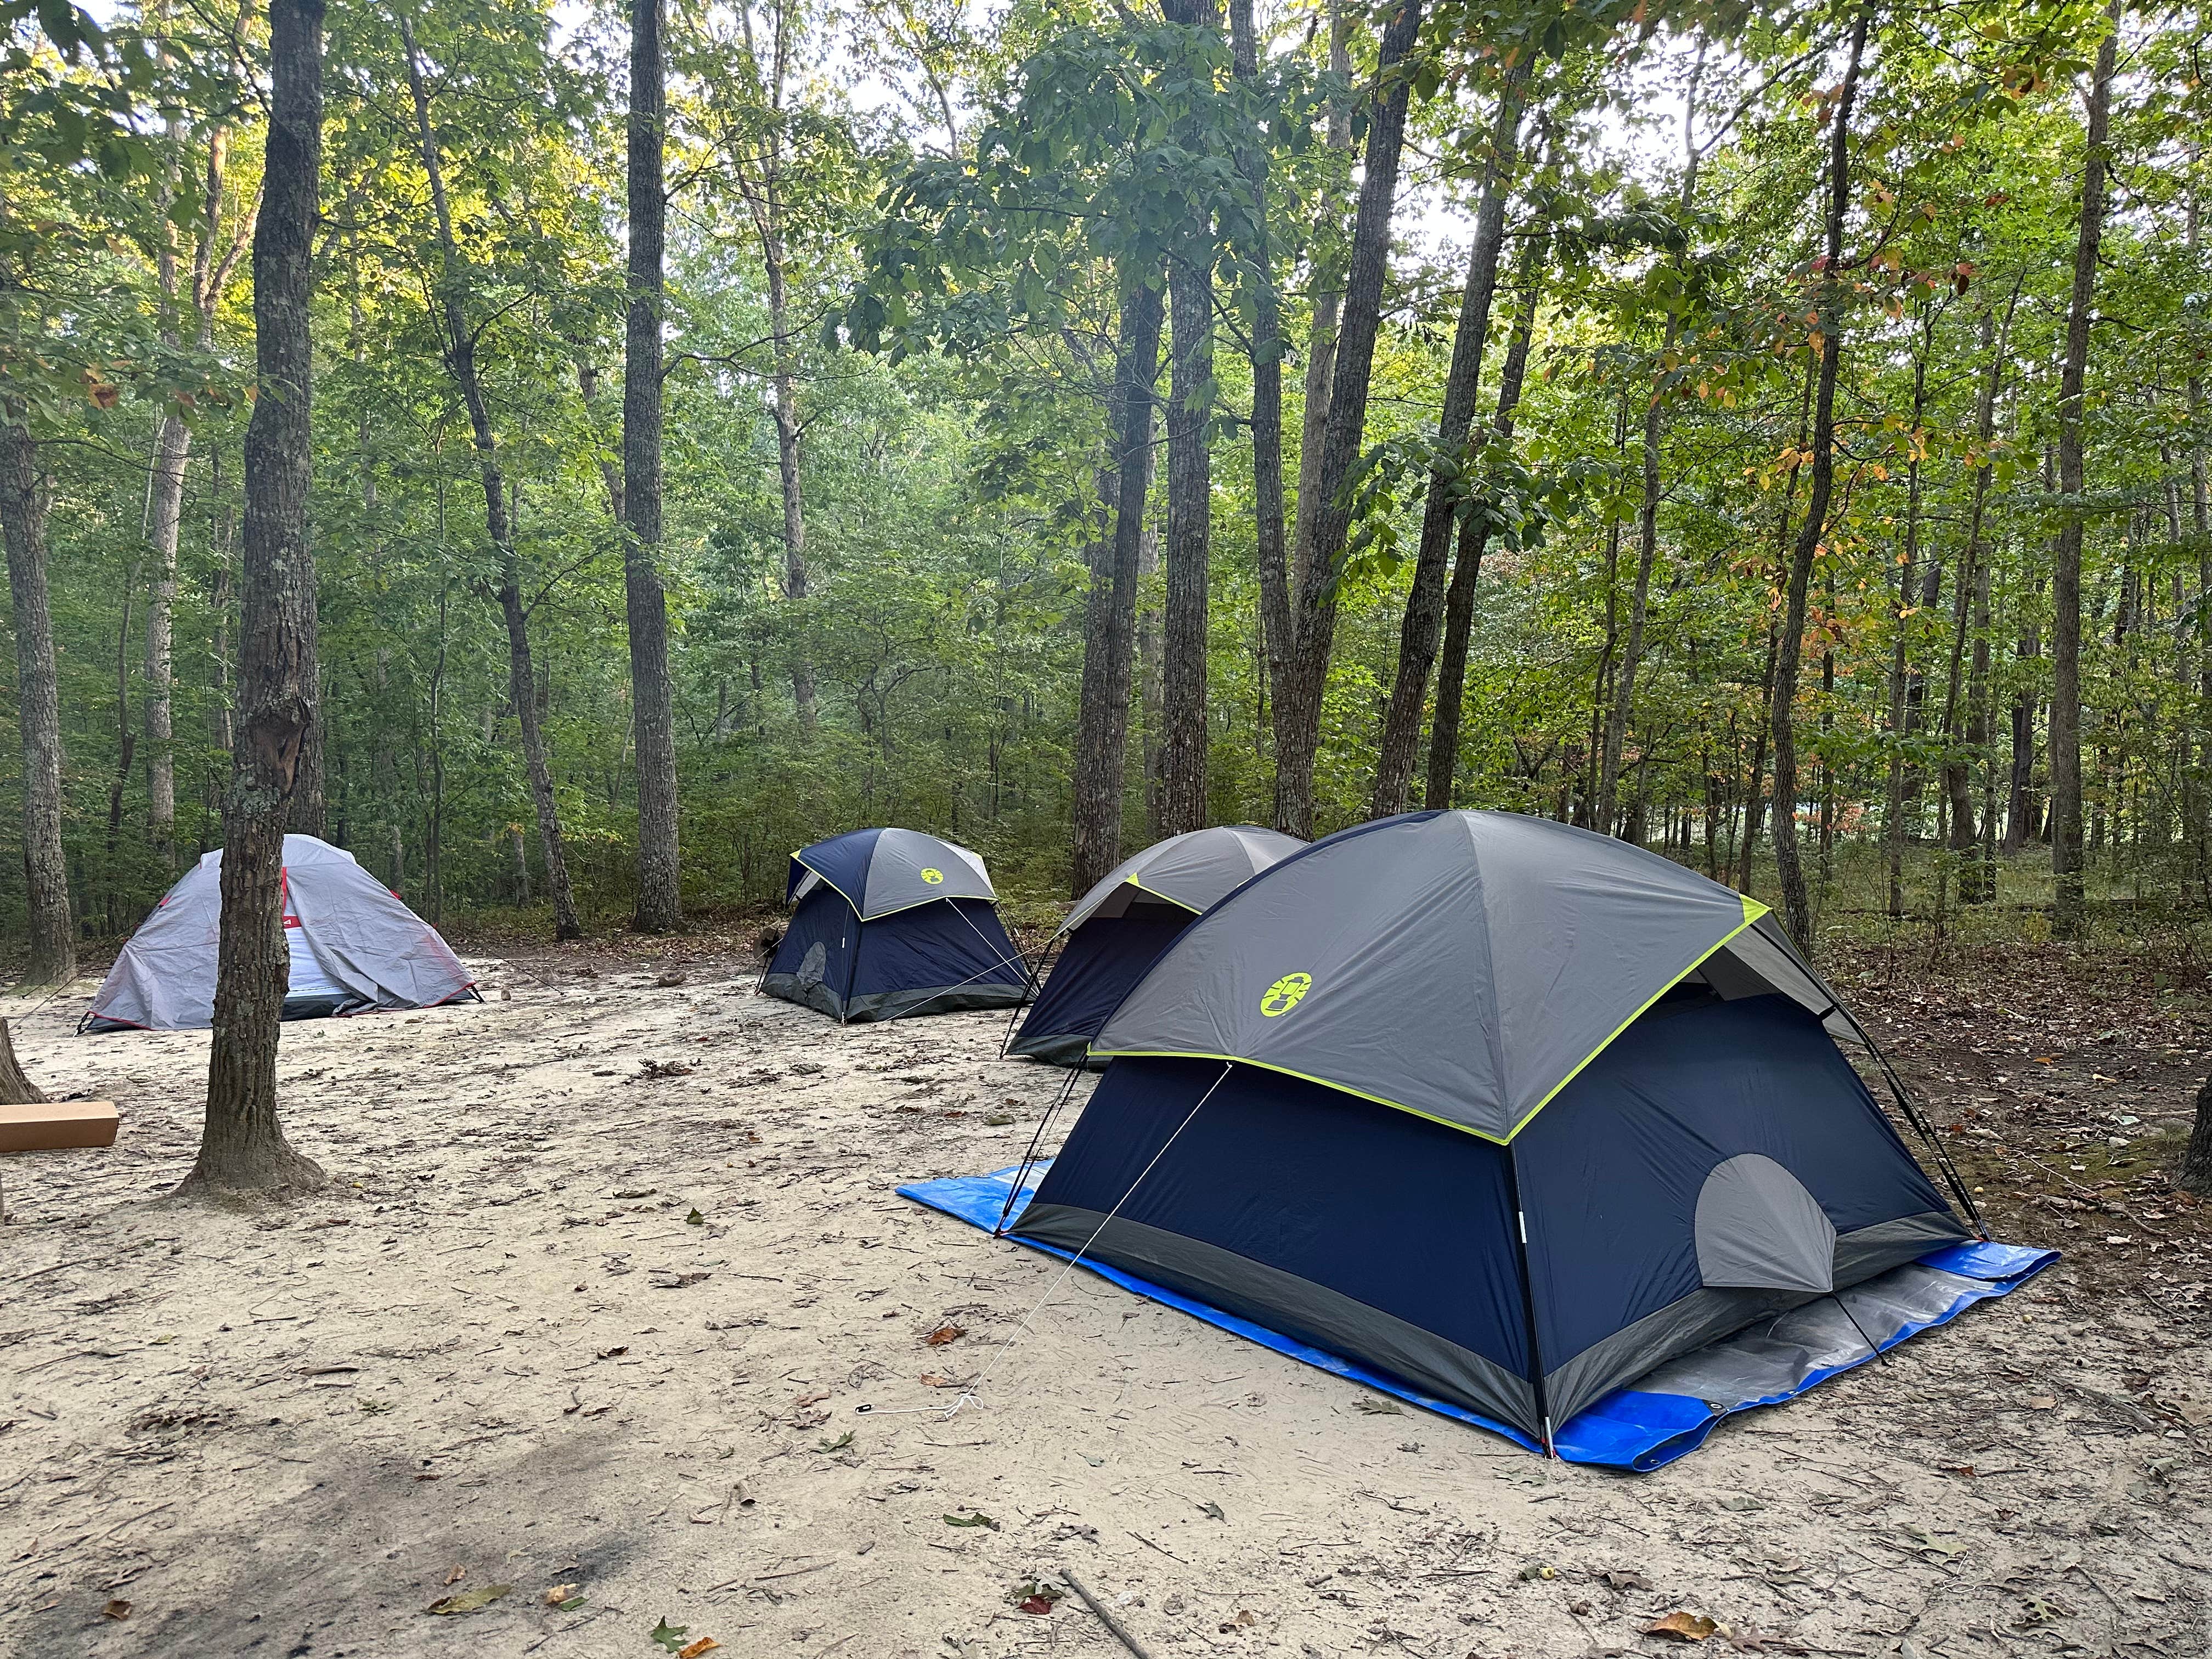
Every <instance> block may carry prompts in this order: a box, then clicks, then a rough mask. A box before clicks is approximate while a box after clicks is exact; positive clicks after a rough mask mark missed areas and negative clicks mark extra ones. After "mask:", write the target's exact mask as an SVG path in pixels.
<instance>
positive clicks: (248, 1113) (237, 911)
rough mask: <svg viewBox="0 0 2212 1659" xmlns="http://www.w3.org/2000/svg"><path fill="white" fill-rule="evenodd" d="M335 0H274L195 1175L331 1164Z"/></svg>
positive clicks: (306, 1179)
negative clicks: (327, 821)
mask: <svg viewBox="0 0 2212 1659" xmlns="http://www.w3.org/2000/svg"><path fill="white" fill-rule="evenodd" d="M322 28H323V7H322V3H321V0H274V3H272V4H271V5H270V9H269V80H270V113H269V131H268V140H267V146H266V151H267V159H266V161H264V168H263V184H262V196H263V201H262V209H261V214H260V217H259V219H258V222H257V223H256V224H255V227H254V231H253V323H254V352H255V358H256V379H257V381H258V386H259V395H258V397H257V398H256V399H255V401H254V405H253V416H252V421H251V422H250V423H249V424H248V426H247V427H246V535H245V558H244V562H243V566H242V570H241V580H240V641H239V644H240V651H239V675H238V694H239V695H238V738H237V750H236V756H235V760H234V769H233V771H232V774H231V783H230V792H229V794H228V797H227V798H226V799H225V801H224V804H223V854H222V922H221V924H220V933H219V937H218V940H217V945H216V987H215V1038H214V1042H213V1045H212V1047H211V1048H210V1051H209V1055H208V1100H207V1117H206V1121H205V1124H204V1128H203V1130H202V1133H201V1137H200V1151H199V1158H198V1161H197V1163H195V1164H193V1166H192V1170H191V1174H190V1175H189V1176H186V1177H185V1183H184V1187H183V1188H181V1189H180V1190H184V1191H194V1190H200V1191H207V1190H216V1191H254V1190H281V1189H284V1188H300V1187H312V1186H314V1185H317V1184H319V1182H320V1181H321V1179H322V1171H321V1170H319V1169H318V1168H317V1167H316V1165H315V1164H314V1163H313V1161H312V1160H311V1159H309V1158H305V1157H303V1156H301V1154H300V1153H298V1152H295V1151H293V1150H292V1147H291V1146H290V1145H289V1143H288V1142H287V1141H286V1140H285V1139H284V1131H283V1126H282V1125H281V1124H280V1123H279V1122H278V1121H277V1117H276V1037H277V1031H278V1022H279V1021H280V1020H281V1019H282V1018H283V1007H284V992H285V987H286V985H287V983H288V982H289V976H290V973H291V952H290V951H289V949H288V948H287V946H286V944H285V938H284V829H285V822H286V817H287V813H288V810H289V808H290V806H291V805H292V799H293V792H294V790H295V787H297V786H298V784H299V782H300V781H301V760H302V756H303V751H304V750H305V748H306V745H307V740H308V737H309V734H310V733H311V732H312V731H313V727H314V724H315V718H316V708H315V690H316V688H315V685H314V682H313V673H314V659H313V654H312V653H311V650H310V641H311V638H312V635H311V634H310V632H309V630H308V629H306V628H305V627H303V625H302V619H303V618H306V617H313V615H314V611H315V592H314V587H315V567H314V562H313V557H312V556H311V555H310V553H309V550H308V544H307V495H308V489H309V486H310V484H311V483H312V481H313V453H312V451H311V448H310V441H311V438H312V416H313V385H314V382H313V369H314V362H313V339H312V337H311V335H310V332H309V328H308V323H309V306H310V303H311V302H312V301H313V295H314V241H313V237H314V228H315V213H316V201H317V196H318V189H319V181H320V174H321V165H322V130H323V42H322Z"/></svg>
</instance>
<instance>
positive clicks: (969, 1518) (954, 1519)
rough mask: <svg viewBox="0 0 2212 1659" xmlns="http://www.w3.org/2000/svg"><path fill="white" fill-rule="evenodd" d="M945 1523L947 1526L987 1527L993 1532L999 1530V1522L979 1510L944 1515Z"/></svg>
mask: <svg viewBox="0 0 2212 1659" xmlns="http://www.w3.org/2000/svg"><path fill="white" fill-rule="evenodd" d="M945 1525H946V1526H948V1527H988V1528H990V1529H991V1530H992V1531H993V1532H996V1531H998V1530H999V1523H998V1522H995V1521H994V1520H993V1519H991V1517H990V1516H987V1515H986V1514H984V1513H983V1511H982V1510H972V1511H970V1512H969V1513H968V1514H966V1515H948V1516H945Z"/></svg>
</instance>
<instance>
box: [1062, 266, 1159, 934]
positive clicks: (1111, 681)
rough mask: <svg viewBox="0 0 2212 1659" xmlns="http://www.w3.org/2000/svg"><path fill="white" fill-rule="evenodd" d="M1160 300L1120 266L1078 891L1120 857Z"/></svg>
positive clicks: (1090, 640)
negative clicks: (1108, 514) (1111, 488)
mask: <svg viewBox="0 0 2212 1659" xmlns="http://www.w3.org/2000/svg"><path fill="white" fill-rule="evenodd" d="M1161 310H1162V299H1161V295H1160V290H1159V286H1158V276H1157V275H1156V274H1154V273H1152V272H1150V271H1138V272H1131V273H1127V274H1126V276H1125V277H1124V281H1123V283H1122V288H1121V349H1120V351H1119V352H1118V353H1117V354H1116V356H1117V359H1118V361H1117V362H1116V365H1115V380H1116V384H1115V398H1114V401H1115V455H1114V464H1115V475H1114V476H1115V510H1114V533H1113V538H1112V540H1111V541H1110V542H1102V543H1101V544H1100V548H1099V550H1100V552H1101V553H1103V555H1104V557H1103V559H1102V560H1100V561H1098V562H1095V563H1094V564H1093V566H1092V568H1091V594H1090V598H1089V600H1088V601H1087V608H1086V612H1085V629H1084V650H1083V689H1082V694H1081V696H1082V701H1081V704H1080V706H1079V709H1078V711H1077V716H1076V738H1075V780H1074V800H1073V819H1074V832H1075V833H1074V846H1073V854H1072V856H1071V858H1070V860H1069V885H1070V887H1071V888H1072V889H1073V896H1078V897H1079V896H1082V895H1083V894H1084V893H1085V892H1087V891H1089V890H1090V889H1091V887H1092V886H1094V885H1095V884H1097V881H1098V880H1099V878H1101V877H1103V876H1104V875H1105V873H1106V872H1108V871H1109V870H1111V869H1112V868H1113V867H1114V866H1115V865H1117V864H1119V863H1120V862H1121V774H1122V766H1123V763H1124V760H1125V757H1126V756H1127V750H1128V742H1129V671H1130V670H1129V658H1130V647H1131V645H1132V643H1133V636H1134V635H1135V633H1136V625H1137V559H1138V553H1139V549H1140V546H1141V544H1142V541H1143V538H1144V533H1145V500H1146V496H1147V495H1150V494H1151V493H1152V383H1153V381H1154V380H1155V379H1156V378H1157V377H1158V374H1159V359H1160V324H1161Z"/></svg>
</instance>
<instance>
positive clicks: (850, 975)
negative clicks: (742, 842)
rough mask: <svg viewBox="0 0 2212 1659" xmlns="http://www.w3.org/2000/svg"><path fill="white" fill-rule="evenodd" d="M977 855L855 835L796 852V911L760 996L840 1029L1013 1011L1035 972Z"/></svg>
mask: <svg viewBox="0 0 2212 1659" xmlns="http://www.w3.org/2000/svg"><path fill="white" fill-rule="evenodd" d="M997 898H998V895H997V894H996V892H994V890H993V889H992V886H991V877H990V872H988V871H987V870H986V869H985V868H984V866H983V860H982V859H981V856H980V855H978V854H975V853H973V852H970V851H969V849H968V848H964V847H961V846H957V845H956V844H955V843H953V842H949V841H942V840H939V838H938V837H937V836H928V835H924V834H922V833H921V831H920V830H918V829H855V830H853V831H852V832H851V833H850V834H848V835H842V836H833V837H832V838H831V839H829V840H828V841H822V842H815V844H814V845H813V846H811V847H807V848H801V849H800V850H799V851H798V852H796V853H793V854H792V855H791V878H790V881H789V883H788V884H787V888H786V891H785V901H786V902H787V903H789V904H791V905H793V907H794V908H793V911H792V916H791V924H790V926H789V927H787V928H786V929H785V930H784V935H783V938H782V939H781V942H780V943H779V944H778V945H777V946H776V949H775V955H774V956H773V957H771V958H770V959H769V966H768V972H767V973H766V974H765V975H763V977H762V980H761V988H762V989H763V990H764V991H766V992H767V993H768V994H769V995H770V996H776V997H781V998H783V999H784V1000H786V1001H788V1002H797V1003H803V1004H805V1006H807V1007H809V1008H815V1009H819V1010H820V1011H821V1012H823V1013H825V1014H828V1015H829V1016H830V1018H833V1019H836V1021H838V1022H839V1023H840V1024H845V1023H848V1022H851V1021H854V1020H870V1019H896V1018H900V1017H901V1016H902V1015H906V1014H912V1013H945V1012H950V1011H951V1010H954V1009H958V1008H1008V1007H1012V1006H1013V1005H1014V1004H1015V1003H1017V1002H1018V1001H1019V1000H1021V996H1022V990H1023V986H1024V981H1025V980H1026V978H1027V974H1026V971H1025V969H1024V964H1023V959H1022V955H1021V952H1020V951H1018V950H1016V949H1015V948H1014V942H1013V941H1012V939H1009V938H1007V936H1006V926H1005V924H1004V923H1002V922H1001V921H1000V920H999V912H998V908H997Z"/></svg>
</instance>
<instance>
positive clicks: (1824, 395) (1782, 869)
mask: <svg viewBox="0 0 2212 1659" xmlns="http://www.w3.org/2000/svg"><path fill="white" fill-rule="evenodd" d="M1869 15H1870V14H1869V8H1868V7H1866V6H1861V7H1860V8H1859V10H1858V13H1857V15H1856V16H1855V17H1854V18H1853V19H1852V21H1851V39H1850V58H1849V60H1848V61H1847V63H1846V64H1845V66H1844V80H1843V85H1842V87H1841V88H1840V89H1839V90H1838V93H1837V95H1836V108H1835V114H1834V117H1833V120H1834V131H1833V133H1832V137H1831V140H1830V144H1829V150H1828V179H1827V185H1828V189H1827V197H1828V203H1827V212H1826V228H1825V235H1824V237H1823V241H1822V246H1823V250H1824V252H1825V258H1824V259H1823V261H1822V263H1821V265H1820V298H1819V301H1818V302H1817V304H1818V308H1819V316H1820V322H1819V325H1818V326H1819V330H1820V336H1819V339H1820V343H1819V345H1818V348H1817V349H1818V350H1819V352H1820V383H1819V386H1818V389H1817V390H1816V391H1815V392H1814V395H1813V446H1812V447H1813V454H1812V460H1811V472H1812V478H1811V483H1810V485H1809V487H1808V491H1807V495H1806V501H1805V521H1804V523H1803V524H1802V525H1801V526H1799V527H1798V531H1797V545H1796V550H1795V551H1794V552H1793V554H1792V556H1791V558H1790V593H1789V599H1788V600H1787V602H1786V603H1785V605H1784V615H1783V622H1782V633H1781V635H1780V641H1779V646H1778V654H1777V656H1776V659H1775V669H1774V698H1773V704H1772V707H1771V709H1770V710H1769V723H1770V724H1771V726H1772V729H1773V733H1774V865H1775V872H1776V873H1777V874H1778V876H1779V877H1780V878H1781V881H1782V902H1783V908H1784V916H1785V920H1786V921H1787V922H1788V925H1789V928H1790V937H1791V938H1792V939H1796V941H1797V945H1798V948H1799V949H1800V950H1802V951H1807V952H1808V953H1809V952H1810V951H1811V950H1812V949H1813V913H1812V907H1811V904H1810V903H1809V902H1808V899H1807V896H1806V891H1805V872H1804V867H1803V866H1802V864H1800V862H1799V861H1798V857H1797V726H1796V718H1795V717H1796V704H1797V665H1798V660H1799V659H1800V657H1801V656H1802V654H1803V648H1804V634H1805V590H1806V585H1807V583H1808V581H1809V580H1810V579H1811V577H1812V574H1813V561H1814V557H1815V556H1818V554H1819V553H1820V538H1821V537H1822V535H1823V534H1824V533H1825V532H1826V529H1827V524H1828V503H1829V501H1830V499H1831V497H1832V495H1833V494H1834V490H1835V483H1836V375H1837V368H1838V364H1839V362H1841V361H1842V358H1843V355H1844V304H1845V303H1846V296H1847V295H1848V294H1849V293H1850V288H1849V286H1848V284H1846V283H1844V280H1843V273H1842V270H1841V266H1842V264H1843V255H1844V216H1845V215H1846V214H1847V213H1848V212H1849V211H1850V198H1851V175H1850V128H1851V106H1852V104H1853V103H1854V101H1855V100H1857V94H1858V84H1859V64H1860V62H1861V60H1862V59H1863V57H1864V55H1865V52H1866V40H1867V27H1868V23H1869Z"/></svg>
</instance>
